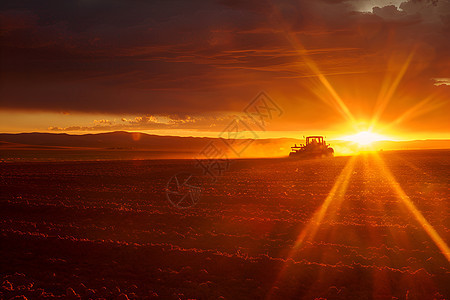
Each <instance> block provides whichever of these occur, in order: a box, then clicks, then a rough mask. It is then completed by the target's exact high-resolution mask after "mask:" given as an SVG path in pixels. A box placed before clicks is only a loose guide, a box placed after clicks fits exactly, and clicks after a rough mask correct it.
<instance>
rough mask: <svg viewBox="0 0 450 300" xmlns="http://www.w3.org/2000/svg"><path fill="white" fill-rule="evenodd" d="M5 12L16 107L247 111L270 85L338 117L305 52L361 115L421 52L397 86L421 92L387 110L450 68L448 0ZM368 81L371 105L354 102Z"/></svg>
mask: <svg viewBox="0 0 450 300" xmlns="http://www.w3.org/2000/svg"><path fill="white" fill-rule="evenodd" d="M0 22H1V33H0V42H1V50H0V51H1V53H0V59H1V62H0V64H1V65H0V66H1V78H0V80H1V81H0V99H1V100H0V107H2V108H8V109H24V110H48V111H80V112H101V113H115V114H120V113H123V114H128V113H132V114H171V113H177V114H180V115H187V114H209V113H218V112H227V111H240V110H241V109H242V108H243V107H245V105H246V103H247V102H248V101H249V100H251V99H252V98H253V97H254V96H255V95H256V93H257V92H258V91H260V90H266V91H268V92H269V93H270V94H271V95H273V96H274V98H276V99H278V101H279V102H281V103H280V105H281V106H283V107H287V108H289V109H288V113H287V114H286V116H285V118H286V120H287V121H286V122H288V123H289V124H295V122H296V120H298V119H299V114H300V115H301V117H302V118H303V119H302V120H305V121H302V122H307V121H315V120H313V119H311V118H310V117H309V115H310V114H311V112H314V111H317V110H321V111H323V110H324V109H326V112H327V113H328V119H327V120H328V121H335V120H336V118H338V113H337V112H336V111H334V110H333V109H332V106H327V104H326V103H329V102H330V101H332V100H331V99H327V97H329V95H328V94H327V91H324V89H323V87H322V86H321V85H320V83H318V82H317V80H316V79H315V76H316V75H317V74H315V73H314V72H313V71H312V70H311V68H310V66H308V65H307V64H305V62H304V60H303V57H304V56H305V55H307V56H308V57H309V58H310V59H312V60H313V61H314V62H316V64H317V66H318V68H319V69H320V70H321V71H322V72H323V73H324V74H326V75H328V77H329V80H330V82H331V83H332V84H334V85H335V87H336V89H337V90H338V91H339V93H341V94H342V95H345V96H346V97H347V98H346V101H347V103H348V105H349V108H350V109H351V110H352V111H354V112H355V114H357V115H358V116H360V117H370V114H371V113H372V111H373V109H374V105H375V103H376V97H377V89H379V88H380V86H382V85H383V80H384V78H386V76H388V75H387V74H388V73H389V72H391V73H392V74H393V73H395V72H397V71H398V69H399V68H400V67H401V66H400V64H401V62H402V61H404V60H405V59H406V57H407V56H408V55H409V53H410V52H414V56H413V59H412V61H411V63H410V66H409V68H408V73H407V74H406V75H405V78H404V80H402V82H401V84H400V86H399V89H398V90H399V95H402V89H404V91H406V92H408V91H409V92H410V89H408V87H411V86H413V87H414V97H411V96H410V97H409V98H410V100H408V101H409V102H408V101H406V103H405V104H404V105H405V107H403V108H396V109H395V110H394V111H392V112H389V111H387V112H386V114H387V115H389V113H391V114H392V115H395V114H399V113H401V111H404V110H406V109H407V106H413V105H414V104H415V103H416V102H418V101H420V100H421V99H422V98H423V97H425V96H426V95H427V94H429V93H434V92H435V91H436V90H435V88H436V86H435V85H434V84H433V83H434V82H433V78H448V77H450V74H449V73H448V72H449V71H448V70H450V62H449V60H450V59H449V56H448V53H450V36H449V32H450V4H449V1H436V0H434V1H415V0H411V1H406V2H404V3H402V4H401V5H400V6H399V7H395V6H385V7H374V8H373V11H372V13H362V12H356V11H355V8H354V7H353V6H352V3H351V1H337V0H336V1H334V0H330V1H325V0H323V1H290V0H285V1H240V0H220V1H176V0H171V1H139V0H130V1H119V0H114V1H106V0H93V1H87V0H82V1H56V0H55V1H31V0H30V1H24V0H17V1H9V2H7V1H4V2H2V3H1V4H0ZM293 37H294V38H295V40H298V41H299V42H300V43H301V45H302V47H304V48H305V49H307V50H305V49H298V47H296V46H295V45H294V44H293V41H292V38H293ZM392 74H390V75H389V76H391V77H395V76H394V75H392ZM349 83H352V84H351V85H350V84H349ZM349 87H350V88H351V87H353V88H354V89H353V90H349ZM369 90H370V91H371V93H369V94H367V95H365V99H366V101H367V102H368V103H358V102H357V101H354V100H353V99H354V98H355V97H361V94H364V93H365V92H367V91H369ZM372 90H373V91H372ZM439 94H440V95H444V96H442V97H447V96H448V94H449V92H448V91H447V90H444V91H441V90H439ZM404 97H407V96H404ZM296 107H302V108H303V109H302V110H301V111H300V112H295V111H296V109H295V108H296ZM435 118H437V119H439V118H442V117H440V116H439V115H437V116H435ZM291 122H292V123H291ZM300 124H301V122H300Z"/></svg>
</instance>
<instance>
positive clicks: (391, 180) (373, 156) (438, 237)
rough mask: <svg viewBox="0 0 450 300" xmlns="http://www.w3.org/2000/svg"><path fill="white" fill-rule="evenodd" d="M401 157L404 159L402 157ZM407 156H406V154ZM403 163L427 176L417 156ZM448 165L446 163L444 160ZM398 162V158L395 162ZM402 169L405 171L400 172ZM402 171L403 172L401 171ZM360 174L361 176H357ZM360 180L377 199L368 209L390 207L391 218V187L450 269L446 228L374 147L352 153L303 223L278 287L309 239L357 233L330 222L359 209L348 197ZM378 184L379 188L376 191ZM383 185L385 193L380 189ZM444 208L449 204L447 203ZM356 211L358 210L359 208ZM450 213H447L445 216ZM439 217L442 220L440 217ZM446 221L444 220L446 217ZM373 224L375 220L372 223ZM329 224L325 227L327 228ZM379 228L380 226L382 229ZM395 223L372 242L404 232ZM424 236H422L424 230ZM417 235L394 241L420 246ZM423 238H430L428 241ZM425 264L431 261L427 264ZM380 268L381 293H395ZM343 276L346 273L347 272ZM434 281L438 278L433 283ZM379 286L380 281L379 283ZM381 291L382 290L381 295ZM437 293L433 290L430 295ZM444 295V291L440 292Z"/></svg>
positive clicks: (365, 137)
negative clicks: (422, 207) (437, 223)
mask: <svg viewBox="0 0 450 300" xmlns="http://www.w3.org/2000/svg"><path fill="white" fill-rule="evenodd" d="M378 138H383V137H381V136H378V135H371V134H367V133H365V132H364V133H360V134H356V135H354V136H351V137H349V140H351V141H355V142H358V143H360V144H361V145H369V144H370V143H371V141H376V140H377V139H378ZM399 159H400V158H399ZM400 160H401V159H400ZM357 161H359V164H360V165H363V169H362V170H361V169H358V170H356V169H355V164H356V162H357ZM401 163H402V164H404V165H405V164H406V165H407V166H408V168H405V170H404V171H405V172H408V175H407V176H408V177H410V176H419V178H420V177H422V178H423V180H426V179H425V176H423V175H422V174H423V173H421V172H420V168H418V167H416V166H415V165H414V162H413V161H409V162H408V161H407V162H405V161H402V162H401ZM443 163H444V165H445V164H446V162H443ZM391 165H392V163H391ZM411 169H414V171H415V172H414V173H416V174H415V175H414V174H412V173H410V172H411ZM399 171H400V170H396V172H399ZM400 172H401V171H400ZM397 174H399V173H397ZM355 177H357V178H355ZM355 180H356V181H358V180H362V181H363V183H364V184H363V185H362V186H361V187H360V190H359V191H358V194H359V195H360V196H362V195H364V196H367V195H371V197H372V198H373V199H370V201H366V202H365V203H366V205H367V206H366V207H365V210H368V211H370V210H373V211H376V210H380V209H381V210H384V215H385V216H386V219H385V220H384V221H385V222H389V219H388V218H387V216H389V215H390V214H391V213H392V212H391V209H389V208H387V207H388V206H386V203H383V200H381V199H382V198H383V196H381V194H383V193H384V192H385V191H386V190H388V191H389V193H392V194H393V195H394V196H395V201H396V203H398V206H399V207H400V209H401V211H402V212H403V215H399V216H397V217H398V218H405V219H409V220H411V223H410V224H409V225H410V226H412V227H417V228H418V230H419V231H421V232H422V233H423V236H426V240H428V241H430V242H432V243H433V244H434V246H433V247H435V248H436V249H438V251H437V252H438V253H440V254H439V255H440V257H433V255H432V254H431V252H429V253H428V254H427V255H431V256H429V260H436V259H440V258H444V260H445V263H444V264H445V265H443V266H442V267H443V269H444V270H445V269H447V270H448V267H449V266H450V265H449V263H450V248H449V246H448V244H447V243H448V235H445V234H444V235H443V236H442V234H443V233H445V232H446V231H442V228H441V233H438V232H437V231H436V229H435V228H434V226H433V225H432V224H430V221H429V220H427V218H426V217H425V216H424V214H423V213H422V212H421V210H420V209H418V207H417V206H416V204H415V203H414V201H412V200H411V198H410V196H408V195H407V193H406V192H405V190H404V188H402V186H401V184H400V183H399V182H398V181H397V179H396V178H395V176H394V175H393V173H392V171H391V170H390V169H389V167H388V166H387V164H386V163H385V162H384V160H383V157H382V156H381V155H380V154H379V153H377V152H374V151H368V152H364V153H361V154H359V155H355V156H352V157H351V158H350V159H349V160H348V162H347V164H346V165H345V167H344V169H343V170H342V172H341V173H340V175H339V176H338V178H337V180H336V182H335V184H334V186H333V188H332V189H331V191H330V192H329V193H328V195H327V197H326V198H325V199H324V200H323V202H322V204H321V205H320V206H319V208H318V209H317V210H316V211H315V213H314V214H313V215H312V217H311V218H310V220H309V221H308V222H307V223H306V225H305V226H302V227H301V228H300V230H299V233H298V236H297V239H296V241H295V243H294V245H293V247H292V248H291V250H290V251H289V255H288V256H287V262H286V264H285V265H284V267H283V268H282V269H281V271H280V273H279V275H278V278H277V280H276V281H275V283H274V287H276V289H278V287H279V286H283V285H284V283H283V281H286V280H287V281H289V279H288V278H287V276H289V275H288V274H291V275H292V273H291V271H290V270H289V268H290V267H291V266H292V264H290V263H288V262H289V261H290V259H294V260H298V259H300V257H299V256H298V253H299V249H301V248H303V247H304V246H305V243H318V242H319V243H330V244H339V242H338V240H339V238H338V236H342V235H345V234H348V235H354V233H353V232H351V231H349V232H347V233H346V229H345V226H340V227H342V228H341V229H339V234H337V233H336V228H333V226H331V227H330V223H331V224H333V222H335V221H337V219H342V218H346V217H345V216H343V215H342V212H343V211H346V212H347V213H349V212H350V214H353V213H352V212H351V210H349V209H348V208H349V206H350V205H352V204H350V203H349V201H348V200H349V196H347V191H348V187H349V184H350V182H352V181H355ZM438 180H440V181H445V180H446V178H440V179H438ZM354 188H355V187H354V186H353V187H351V189H352V190H351V191H350V193H351V194H352V195H353V197H354V195H355V190H354ZM374 188H376V190H374ZM377 190H378V191H379V192H377ZM434 200H435V199H432V198H429V199H424V201H429V205H430V206H434V205H436V204H435V203H434ZM441 209H445V208H444V207H442V208H441ZM355 213H356V212H355ZM444 218H446V216H444ZM434 221H436V220H434ZM442 221H443V222H445V221H444V220H442ZM366 222H367V223H368V224H370V220H367V221H366ZM370 226H373V225H370ZM323 227H324V228H323ZM319 230H322V233H321V238H319V239H317V238H316V234H317V232H318V231H319ZM377 231H378V230H377ZM395 231H396V230H395V228H391V229H390V230H389V231H388V232H383V231H382V230H380V231H379V232H377V233H375V234H374V235H372V236H371V237H370V238H371V239H372V242H376V243H380V245H386V244H388V243H389V241H390V240H391V239H392V237H393V236H396V235H398V233H396V232H395ZM324 236H325V237H327V238H326V240H324V239H323V237H324ZM420 236H421V235H420ZM366 238H367V237H365V236H353V238H352V239H349V240H350V241H352V242H351V243H349V245H348V246H349V247H352V246H355V249H356V248H358V247H360V245H361V242H362V241H363V240H365V239H366ZM415 238H417V237H415V236H404V237H403V238H402V239H399V240H394V243H397V247H399V248H402V247H417V244H416V246H414V245H413V243H412V242H408V240H411V241H412V240H414V239H415ZM422 243H425V241H423V242H422ZM417 251H429V250H427V249H424V248H422V247H420V248H417ZM322 259H323V263H326V261H327V260H328V258H327V254H326V253H323V256H322ZM422 267H423V268H425V264H424V265H423V266H422ZM373 272H374V282H373V284H374V285H375V290H374V291H375V292H377V293H378V292H379V291H380V290H383V289H385V290H386V289H387V291H385V293H386V295H385V296H388V295H389V289H393V290H395V287H388V286H386V285H389V281H390V279H389V278H388V277H387V275H384V276H385V278H384V280H383V282H377V281H376V278H377V276H378V275H379V274H378V275H377V272H379V270H378V271H377V270H376V268H374V269H373ZM323 276H324V277H323V278H322V279H319V280H329V278H328V279H325V278H326V275H323ZM343 276H345V275H344V274H343ZM428 284H430V283H429V282H424V283H423V285H424V286H427V285H428ZM431 284H432V283H431ZM377 285H379V286H377ZM378 296H380V295H378ZM430 296H432V295H430ZM437 297H438V298H439V296H437ZM269 298H271V294H269Z"/></svg>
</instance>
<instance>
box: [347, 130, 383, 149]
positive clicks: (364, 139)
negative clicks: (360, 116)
mask: <svg viewBox="0 0 450 300" xmlns="http://www.w3.org/2000/svg"><path fill="white" fill-rule="evenodd" d="M341 139H342V140H344V141H349V142H354V143H357V144H359V145H360V146H368V145H370V144H372V143H374V142H379V141H386V140H390V138H388V137H387V136H384V135H381V134H379V133H375V132H371V131H361V132H358V133H357V134H353V135H348V136H344V137H342V138H341Z"/></svg>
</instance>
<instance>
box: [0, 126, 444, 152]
mask: <svg viewBox="0 0 450 300" xmlns="http://www.w3.org/2000/svg"><path fill="white" fill-rule="evenodd" d="M211 142H213V144H214V145H215V146H218V147H219V148H221V149H222V151H224V152H225V153H226V154H227V155H228V157H237V155H236V153H235V152H233V151H232V150H231V149H230V147H227V145H226V144H225V143H224V142H223V141H221V140H219V139H218V138H200V137H179V136H159V135H151V134H146V133H130V132H124V131H116V132H108V133H96V134H83V135H71V134H67V133H38V132H33V133H18V134H7V133H4V134H0V150H3V151H6V150H5V149H9V152H11V151H14V149H20V150H26V149H28V150H68V149H70V150H108V151H114V150H117V151H153V152H155V153H156V152H158V153H165V154H166V155H165V157H167V156H169V157H170V153H178V154H179V153H185V154H186V155H185V156H184V157H185V158H192V157H194V156H195V157H202V154H199V153H200V152H201V151H202V150H204V149H205V147H206V146H207V145H208V144H210V143H211ZM329 142H330V143H331V146H332V147H334V149H335V151H336V154H337V155H346V154H352V153H354V152H355V151H357V149H358V147H357V146H356V145H354V144H352V143H350V142H346V141H338V140H335V141H329ZM299 143H303V140H299V139H290V138H279V139H258V140H254V141H252V142H248V143H247V144H246V143H245V142H244V143H242V144H237V145H232V147H233V148H234V149H235V150H237V152H239V154H240V157H276V156H286V155H287V154H288V153H289V152H290V147H291V146H293V145H294V144H299ZM374 149H375V150H381V149H383V150H408V149H450V140H417V141H401V142H393V141H381V142H377V143H375V144H374ZM240 150H242V151H240ZM174 157H180V155H174Z"/></svg>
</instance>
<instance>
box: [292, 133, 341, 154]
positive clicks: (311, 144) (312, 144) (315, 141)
mask: <svg viewBox="0 0 450 300" xmlns="http://www.w3.org/2000/svg"><path fill="white" fill-rule="evenodd" d="M291 148H292V151H291V153H289V157H291V158H321V157H330V156H333V155H334V149H333V148H331V147H330V145H329V144H326V143H325V141H324V139H323V136H308V137H306V144H300V145H299V146H297V144H295V145H294V146H293V147H291Z"/></svg>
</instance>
